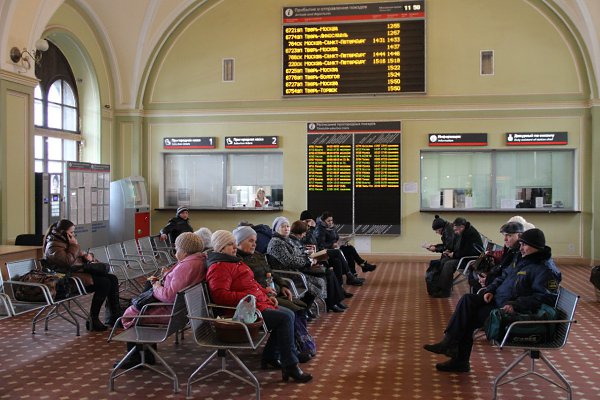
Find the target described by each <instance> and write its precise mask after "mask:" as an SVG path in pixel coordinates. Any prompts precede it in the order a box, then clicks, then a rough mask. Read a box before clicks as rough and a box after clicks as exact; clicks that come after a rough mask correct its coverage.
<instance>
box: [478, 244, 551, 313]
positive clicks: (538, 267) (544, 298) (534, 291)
mask: <svg viewBox="0 0 600 400" xmlns="http://www.w3.org/2000/svg"><path fill="white" fill-rule="evenodd" d="M550 257H551V250H550V248H549V247H547V246H546V248H545V249H544V250H541V251H538V252H536V253H533V254H530V255H528V256H526V257H522V258H519V259H518V260H517V262H516V264H515V265H514V266H513V265H509V266H507V267H506V268H504V271H503V272H502V275H501V276H500V277H498V278H496V279H495V280H494V281H493V282H492V283H491V284H490V285H489V286H487V287H486V289H485V293H493V294H494V302H495V305H496V306H497V307H503V306H504V305H506V304H510V305H512V306H513V308H514V309H515V311H517V312H535V311H537V309H538V308H539V307H540V305H541V304H542V303H545V304H548V305H550V306H553V305H554V303H555V301H556V295H557V293H558V283H557V282H556V279H555V277H554V275H553V274H552V270H551V269H550V268H549V267H548V266H547V265H546V261H547V260H548V259H549V258H550Z"/></svg>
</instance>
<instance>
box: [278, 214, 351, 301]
mask: <svg viewBox="0 0 600 400" xmlns="http://www.w3.org/2000/svg"><path fill="white" fill-rule="evenodd" d="M294 224H295V226H297V227H298V230H297V231H302V233H296V234H294V235H293V236H292V235H290V230H291V227H290V222H289V221H288V219H287V218H285V217H277V218H275V221H273V231H274V234H273V238H272V239H271V241H270V242H269V247H268V248H267V253H268V254H269V255H270V256H271V257H272V258H273V259H275V260H276V261H277V263H278V264H279V265H280V266H281V269H290V270H293V271H299V272H302V273H303V274H305V275H306V280H307V281H308V282H309V286H310V287H309V290H311V291H314V293H317V294H318V295H319V296H320V297H321V298H323V299H324V300H325V304H327V309H328V311H333V312H343V311H344V310H345V309H346V308H348V306H347V305H345V304H344V303H342V300H343V299H344V298H345V297H346V296H345V295H344V290H343V289H342V288H341V286H340V284H339V282H338V281H337V279H336V277H335V275H334V274H333V272H332V271H331V269H328V268H325V269H323V268H318V270H317V271H315V269H314V268H313V267H314V266H317V260H314V259H311V258H310V257H309V256H308V255H307V254H306V252H305V251H304V244H303V243H302V239H301V237H302V236H303V235H305V234H306V229H307V227H306V223H304V222H302V221H296V222H294ZM323 281H324V283H325V284H323Z"/></svg>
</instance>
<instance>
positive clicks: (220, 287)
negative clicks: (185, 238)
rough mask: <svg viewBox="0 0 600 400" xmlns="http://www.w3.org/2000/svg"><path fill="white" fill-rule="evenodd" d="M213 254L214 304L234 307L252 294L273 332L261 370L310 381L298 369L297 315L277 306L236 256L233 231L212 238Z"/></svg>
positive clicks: (210, 266)
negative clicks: (295, 337)
mask: <svg viewBox="0 0 600 400" xmlns="http://www.w3.org/2000/svg"><path fill="white" fill-rule="evenodd" d="M211 241H212V244H213V249H214V251H213V252H211V253H209V254H208V273H207V275H206V281H207V283H208V288H209V290H210V295H211V297H212V300H213V302H214V303H215V304H219V305H223V306H231V307H235V306H237V304H238V303H239V301H240V300H241V299H243V298H244V297H245V296H246V295H248V294H251V295H253V296H254V297H255V298H256V308H257V309H258V310H259V311H260V312H261V313H262V316H263V319H264V321H265V323H266V324H267V328H268V329H269V330H270V331H271V334H270V336H269V339H268V340H267V344H266V345H265V348H264V350H263V354H262V362H261V365H262V367H264V368H266V367H268V366H269V365H270V366H273V367H275V368H281V375H282V378H283V380H284V381H286V382H287V381H288V379H289V378H290V377H292V379H293V380H295V381H297V382H308V381H310V380H311V379H312V375H310V374H307V373H304V372H302V370H301V369H300V367H299V366H298V354H297V352H296V344H295V342H294V318H295V316H294V313H293V312H292V311H291V310H289V309H287V308H285V307H280V306H278V302H277V298H276V297H275V296H269V293H270V291H269V290H267V289H266V288H263V287H262V286H260V284H259V283H258V282H256V280H255V279H254V273H253V272H252V270H251V269H250V267H248V266H247V265H246V264H245V263H244V262H242V261H241V259H240V258H239V257H237V256H236V251H237V248H236V245H235V243H236V239H235V237H234V236H233V234H232V233H231V232H228V231H224V230H218V231H216V232H214V233H213V235H212V237H211Z"/></svg>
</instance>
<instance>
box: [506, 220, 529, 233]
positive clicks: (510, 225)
mask: <svg viewBox="0 0 600 400" xmlns="http://www.w3.org/2000/svg"><path fill="white" fill-rule="evenodd" d="M524 230H525V228H523V224H522V223H520V222H507V223H506V224H504V225H502V226H501V227H500V233H502V234H505V233H523V231H524Z"/></svg>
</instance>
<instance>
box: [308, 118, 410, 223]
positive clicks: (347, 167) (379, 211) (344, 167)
mask: <svg viewBox="0 0 600 400" xmlns="http://www.w3.org/2000/svg"><path fill="white" fill-rule="evenodd" d="M307 133H308V137H307V144H308V151H307V153H308V159H307V183H308V187H307V193H308V199H307V200H308V209H309V210H311V212H313V214H319V213H320V212H322V211H323V210H329V211H331V212H332V213H333V214H334V220H335V223H336V226H337V228H338V229H340V232H341V233H356V234H363V235H384V234H387V235H394V234H395V235H397V234H400V195H401V192H400V145H401V142H400V139H401V123H400V122H399V121H394V122H317V123H309V124H308V126H307Z"/></svg>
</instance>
